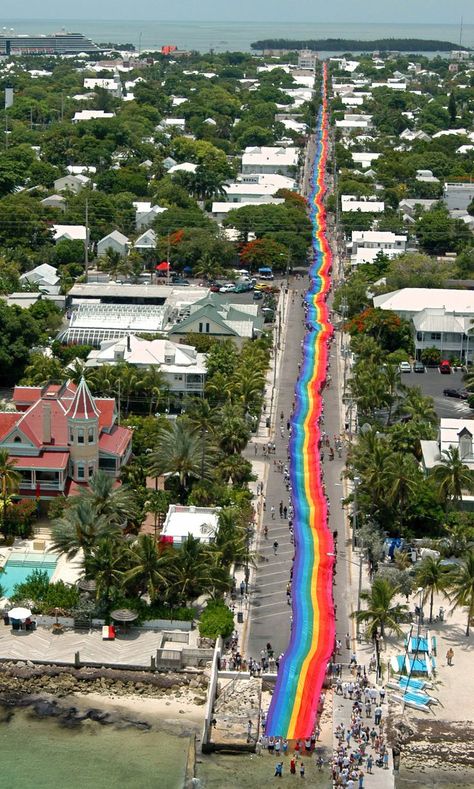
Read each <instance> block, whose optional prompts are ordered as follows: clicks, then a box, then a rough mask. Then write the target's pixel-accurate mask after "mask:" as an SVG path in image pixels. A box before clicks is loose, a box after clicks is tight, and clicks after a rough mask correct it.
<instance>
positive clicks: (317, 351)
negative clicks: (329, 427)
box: [265, 64, 335, 739]
mask: <svg viewBox="0 0 474 789" xmlns="http://www.w3.org/2000/svg"><path fill="white" fill-rule="evenodd" d="M316 141H317V149H316V157H315V161H314V168H313V173H312V191H311V195H310V200H309V207H310V213H311V220H312V224H313V262H312V264H311V267H310V272H309V275H310V286H309V289H308V291H307V293H306V296H305V300H306V305H307V316H306V325H307V329H308V331H307V333H306V336H305V339H304V342H303V360H302V365H301V371H300V376H299V379H298V382H297V385H296V397H295V410H294V413H293V417H292V431H291V439H290V475H291V485H292V500H293V510H294V514H293V527H294V534H295V563H294V567H293V581H292V606H293V622H292V629H291V637H290V643H289V645H288V648H287V650H286V652H285V655H284V658H283V659H282V661H281V663H280V668H279V672H278V678H277V682H276V686H275V691H274V694H273V697H272V701H271V705H270V709H269V712H268V717H267V723H266V728H265V731H266V733H267V734H268V735H273V736H281V737H286V738H288V739H297V738H300V737H301V738H304V737H308V736H310V735H311V733H312V731H313V729H314V725H315V721H316V715H317V710H318V704H319V699H320V694H321V688H322V685H323V681H324V676H325V674H326V667H327V662H328V660H329V657H330V655H331V653H332V651H333V648H334V636H335V630H334V607H333V599H332V575H333V562H334V556H333V549H334V545H333V540H332V535H331V532H330V530H329V527H328V510H327V502H326V496H325V493H324V485H323V482H322V476H321V462H320V454H319V441H320V425H319V419H320V416H321V411H322V389H323V387H324V383H325V380H326V374H327V366H328V352H329V339H330V337H331V334H332V326H331V324H330V323H329V316H328V307H327V304H326V298H327V295H328V291H329V288H330V273H331V264H332V255H331V249H330V246H329V243H328V240H327V237H326V212H325V208H324V205H323V197H324V192H325V185H324V179H325V172H326V160H327V154H328V109H327V66H326V64H324V67H323V79H322V104H321V107H320V110H319V114H318V122H317V128H316Z"/></svg>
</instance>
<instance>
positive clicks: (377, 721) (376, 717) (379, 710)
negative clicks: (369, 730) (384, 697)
mask: <svg viewBox="0 0 474 789" xmlns="http://www.w3.org/2000/svg"><path fill="white" fill-rule="evenodd" d="M381 721H382V707H381V706H380V705H378V706H377V707H376V708H375V711H374V723H375V725H376V726H380V723H381Z"/></svg>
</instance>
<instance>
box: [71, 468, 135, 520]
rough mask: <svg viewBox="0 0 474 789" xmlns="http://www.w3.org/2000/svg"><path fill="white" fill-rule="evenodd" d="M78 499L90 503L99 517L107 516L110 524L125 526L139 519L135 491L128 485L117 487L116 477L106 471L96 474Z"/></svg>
mask: <svg viewBox="0 0 474 789" xmlns="http://www.w3.org/2000/svg"><path fill="white" fill-rule="evenodd" d="M78 500H79V501H80V502H84V503H86V504H88V505H89V506H90V507H91V509H92V510H93V511H94V512H95V513H96V515H97V517H98V518H102V517H103V518H106V519H107V522H108V523H109V524H112V525H116V526H121V527H123V526H125V525H126V524H127V522H129V521H131V522H132V523H136V522H137V520H138V509H137V501H136V496H135V492H134V491H133V490H132V489H131V488H130V487H129V486H128V485H119V486H118V487H117V485H116V482H115V480H114V478H113V477H111V476H110V475H108V474H106V473H105V472H104V471H98V472H97V473H96V474H94V476H93V477H92V479H91V480H90V481H89V486H88V487H87V488H86V489H84V490H82V491H81V493H80V494H79V499H78Z"/></svg>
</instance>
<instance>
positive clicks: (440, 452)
mask: <svg viewBox="0 0 474 789" xmlns="http://www.w3.org/2000/svg"><path fill="white" fill-rule="evenodd" d="M473 436H474V419H462V418H461V419H440V423H439V429H438V436H437V438H436V439H435V440H434V441H420V444H421V453H422V461H421V462H422V466H423V469H424V471H425V473H426V474H428V473H429V472H430V471H431V470H432V469H433V468H435V466H439V465H441V463H442V461H443V460H444V459H445V458H446V453H447V452H449V451H450V450H453V449H457V450H458V452H459V456H460V458H461V460H462V462H463V464H464V465H465V466H467V467H468V469H469V470H470V471H471V473H472V472H474V452H473ZM469 494H470V491H465V492H463V496H462V501H461V502H460V508H461V509H463V510H469V511H470V512H472V511H473V510H474V497H473V496H472V494H471V495H469Z"/></svg>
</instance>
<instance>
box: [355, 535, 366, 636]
mask: <svg viewBox="0 0 474 789" xmlns="http://www.w3.org/2000/svg"><path fill="white" fill-rule="evenodd" d="M363 558H364V546H363V542H362V540H359V583H358V586H357V613H359V611H360V598H361V594H362V561H363ZM356 639H357V643H359V640H360V622H359V618H357V619H356Z"/></svg>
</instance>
